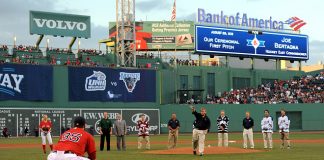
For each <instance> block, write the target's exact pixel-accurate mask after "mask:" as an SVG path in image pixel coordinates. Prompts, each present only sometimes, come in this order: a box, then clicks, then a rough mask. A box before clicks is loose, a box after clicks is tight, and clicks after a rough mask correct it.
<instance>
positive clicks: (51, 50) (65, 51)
mask: <svg viewBox="0 0 324 160" xmlns="http://www.w3.org/2000/svg"><path fill="white" fill-rule="evenodd" d="M46 51H47V52H49V53H56V54H71V53H72V51H71V50H69V49H67V48H63V49H60V48H47V49H46Z"/></svg>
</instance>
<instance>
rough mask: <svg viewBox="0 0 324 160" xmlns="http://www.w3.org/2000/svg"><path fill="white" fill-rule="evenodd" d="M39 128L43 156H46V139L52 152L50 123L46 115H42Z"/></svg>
mask: <svg viewBox="0 0 324 160" xmlns="http://www.w3.org/2000/svg"><path fill="white" fill-rule="evenodd" d="M39 128H40V131H41V138H42V147H43V152H44V154H46V139H47V141H48V143H49V145H50V148H51V150H53V140H52V136H51V129H52V122H51V121H50V120H49V119H48V117H47V115H46V114H44V115H43V117H42V121H41V122H40V124H39Z"/></svg>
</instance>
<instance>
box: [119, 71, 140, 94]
mask: <svg viewBox="0 0 324 160" xmlns="http://www.w3.org/2000/svg"><path fill="white" fill-rule="evenodd" d="M140 79H141V74H140V73H126V72H120V73H119V80H122V81H124V83H125V87H126V89H127V91H128V92H129V93H132V92H133V90H134V89H135V87H136V83H137V81H140Z"/></svg>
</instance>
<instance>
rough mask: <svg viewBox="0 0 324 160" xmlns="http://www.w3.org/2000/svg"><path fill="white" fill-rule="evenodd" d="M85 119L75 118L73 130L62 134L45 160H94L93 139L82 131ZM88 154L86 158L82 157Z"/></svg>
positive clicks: (94, 148) (94, 147)
mask: <svg viewBox="0 0 324 160" xmlns="http://www.w3.org/2000/svg"><path fill="white" fill-rule="evenodd" d="M84 127H85V119H84V118H83V117H76V118H75V120H74V128H73V129H70V130H68V131H66V132H64V133H63V134H62V135H61V136H60V140H59V142H58V143H57V145H55V147H54V151H53V152H52V153H51V154H49V155H48V157H47V160H76V159H77V160H96V146H95V141H94V138H93V137H92V136H91V135H90V134H89V133H88V132H86V131H85V130H84ZM85 152H87V153H88V158H85V157H83V156H84V153H85Z"/></svg>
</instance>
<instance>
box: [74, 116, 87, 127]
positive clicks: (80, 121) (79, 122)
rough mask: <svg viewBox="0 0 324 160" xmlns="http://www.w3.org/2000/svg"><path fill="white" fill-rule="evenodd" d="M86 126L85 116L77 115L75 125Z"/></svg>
mask: <svg viewBox="0 0 324 160" xmlns="http://www.w3.org/2000/svg"><path fill="white" fill-rule="evenodd" d="M84 126H85V119H84V118H83V117H76V118H75V119H74V127H78V128H83V127H84Z"/></svg>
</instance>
